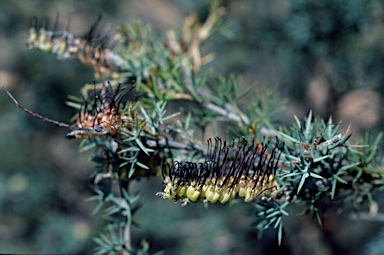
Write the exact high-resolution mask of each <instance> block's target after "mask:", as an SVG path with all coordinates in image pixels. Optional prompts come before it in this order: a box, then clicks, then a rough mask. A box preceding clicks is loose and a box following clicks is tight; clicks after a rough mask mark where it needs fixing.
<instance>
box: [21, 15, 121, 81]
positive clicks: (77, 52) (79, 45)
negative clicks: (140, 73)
mask: <svg viewBox="0 0 384 255" xmlns="http://www.w3.org/2000/svg"><path fill="white" fill-rule="evenodd" d="M100 20H101V16H99V17H98V19H97V20H96V22H95V23H94V24H93V25H92V26H91V28H90V29H89V31H88V32H87V33H86V34H85V35H83V36H78V37H76V36H74V35H73V34H72V33H70V32H69V22H68V26H67V28H66V29H65V30H63V31H59V30H56V27H57V23H58V20H57V21H56V24H55V28H54V30H48V18H46V17H43V18H41V19H40V22H38V20H37V18H36V17H32V18H31V20H30V22H29V38H28V40H27V42H26V43H27V47H28V49H39V50H42V51H46V52H49V53H52V54H55V55H56V56H57V57H58V58H59V59H61V60H64V59H68V58H74V59H78V60H79V61H80V62H81V63H83V64H84V65H87V66H92V67H93V68H94V69H95V78H96V79H98V78H102V77H105V76H112V77H114V78H117V77H118V74H117V72H115V70H118V67H119V65H121V64H124V63H125V61H124V60H123V59H122V58H118V57H117V55H116V54H114V53H113V51H112V50H111V47H107V44H108V41H109V40H110V35H101V32H100V31H98V25H99V23H100ZM38 23H39V24H38Z"/></svg>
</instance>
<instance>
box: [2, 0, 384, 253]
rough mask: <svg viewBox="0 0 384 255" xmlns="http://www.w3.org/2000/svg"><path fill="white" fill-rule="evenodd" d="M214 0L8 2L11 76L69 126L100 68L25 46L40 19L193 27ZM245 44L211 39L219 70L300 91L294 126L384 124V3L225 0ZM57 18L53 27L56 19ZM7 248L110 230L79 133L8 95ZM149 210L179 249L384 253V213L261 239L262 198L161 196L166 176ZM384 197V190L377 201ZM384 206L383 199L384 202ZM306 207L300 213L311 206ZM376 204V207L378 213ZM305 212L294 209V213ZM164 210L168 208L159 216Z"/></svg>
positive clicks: (40, 249)
mask: <svg viewBox="0 0 384 255" xmlns="http://www.w3.org/2000/svg"><path fill="white" fill-rule="evenodd" d="M207 4H208V1H202V0H199V1H187V0H182V1H177V0H173V1H172V0H142V1H117V0H113V1H101V0H97V1H43V0H41V1H37V0H34V1H5V0H3V1H0V85H2V86H6V87H7V88H8V89H9V90H10V91H11V92H12V93H13V94H14V95H15V96H16V98H17V99H18V100H19V102H20V103H21V104H22V105H23V106H25V107H27V108H28V109H31V110H33V111H34V112H37V113H39V114H41V115H43V116H47V117H49V118H51V119H55V120H59V121H63V122H67V123H68V122H69V119H70V118H71V117H72V115H73V114H74V111H73V110H72V109H71V108H70V107H67V106H66V105H65V103H64V102H65V101H66V99H67V95H78V92H79V90H80V88H81V86H82V85H83V84H85V83H90V82H92V80H93V71H92V70H91V69H90V68H86V67H84V66H82V65H81V64H79V63H78V62H76V61H72V60H69V61H65V62H60V61H58V60H57V59H56V58H55V57H54V56H52V55H49V54H45V53H43V52H39V51H28V50H27V49H26V47H25V40H26V38H27V30H28V21H29V18H30V17H32V16H37V17H41V16H48V17H50V18H51V21H52V22H53V21H54V18H55V15H56V13H57V12H59V13H60V20H61V25H62V26H63V27H64V26H65V24H66V22H67V20H68V18H69V17H70V18H71V21H72V25H71V32H72V33H74V34H82V33H84V32H85V31H87V29H88V28H89V26H90V25H91V24H92V22H93V21H94V20H95V19H96V17H97V15H98V14H102V16H103V22H104V24H105V25H104V27H105V28H108V27H110V25H114V26H118V25H119V24H123V23H127V22H132V21H135V20H138V19H140V20H142V21H144V22H149V23H151V24H152V25H153V26H154V28H155V30H156V31H158V32H165V31H166V30H168V29H178V28H180V27H181V24H182V21H183V19H184V18H185V17H186V16H187V15H188V14H189V13H190V12H192V11H195V12H197V13H198V14H199V17H200V18H201V19H202V20H203V19H204V18H205V17H206V15H207ZM223 5H224V6H226V7H227V16H228V20H229V22H230V28H231V30H232V31H233V33H234V37H233V38H232V39H228V38H225V37H224V36H222V35H219V34H218V35H215V36H213V38H211V39H210V40H209V41H208V42H207V43H206V44H205V45H204V46H205V47H204V51H205V52H213V53H214V54H215V60H214V61H212V62H211V63H210V64H209V65H207V67H206V68H209V67H213V68H214V69H215V70H216V71H217V72H219V73H221V74H224V75H226V74H229V73H234V74H236V75H239V76H241V77H243V78H244V81H245V82H246V83H253V82H257V84H260V86H268V87H270V88H274V89H276V91H277V92H278V93H279V96H280V97H281V98H287V99H288V103H287V105H286V109H285V111H284V112H283V113H282V114H281V115H280V116H278V117H277V120H278V121H279V123H281V124H287V125H290V124H291V123H292V120H293V114H296V115H298V116H299V117H303V116H305V115H306V114H307V113H308V111H309V110H310V109H312V110H313V111H314V115H316V116H321V117H323V118H326V119H327V118H328V117H329V116H330V115H332V116H333V117H334V118H335V119H336V120H341V119H342V120H343V121H344V123H348V122H351V123H352V126H353V131H354V136H355V137H358V136H359V135H361V134H363V132H365V131H370V132H371V133H376V132H378V131H379V130H382V129H383V111H382V110H380V109H383V103H382V97H383V93H384V84H383V83H384V72H383V71H384V70H383V67H384V43H383V42H384V40H383V39H384V1H381V0H370V1H359V0H339V1H331V0H323V1H320V0H318V1H317V0H307V1H304V0H290V1H283V0H260V1H245V0H237V1H230V0H228V1H223ZM51 26H53V24H51ZM0 114H1V115H0V116H1V122H0V170H1V171H0V252H2V253H19V254H20V253H49V254H55V253H56V254H57V253H70V254H84V253H85V254H89V253H92V251H93V249H94V245H95V244H94V243H93V241H92V238H93V237H94V236H96V235H97V233H98V231H99V230H100V229H101V228H102V226H103V223H104V222H103V221H102V220H100V217H99V215H97V216H96V217H92V216H91V212H92V209H93V207H94V206H95V204H93V203H90V202H87V201H86V199H87V198H88V197H89V196H90V195H92V192H91V190H90V188H89V183H90V181H89V175H90V174H91V172H92V167H93V166H92V164H91V163H90V162H89V159H90V156H91V155H90V154H87V153H83V154H80V153H78V141H68V140H65V139H64V137H65V134H66V132H67V130H65V129H63V128H59V127H56V126H53V125H51V124H49V123H45V122H42V121H40V120H38V119H35V118H33V117H31V116H29V115H27V114H26V113H24V112H23V111H21V110H20V109H18V108H17V107H16V106H15V105H14V104H13V102H12V101H11V100H10V99H9V98H8V97H7V96H6V94H5V92H4V93H0ZM134 188H135V189H137V190H140V191H141V192H142V205H143V207H142V208H141V210H140V211H139V212H138V214H137V215H136V216H137V217H136V222H137V223H138V226H137V227H134V228H133V230H132V231H133V232H132V235H133V238H134V240H133V241H134V243H135V244H137V245H138V244H139V243H140V242H141V240H142V239H145V240H147V241H148V242H149V243H150V245H151V252H155V251H159V250H164V251H165V253H166V254H277V253H278V254H295V255H296V254H303V255H304V254H319V255H320V254H324V255H328V254H381V253H380V252H381V251H382V250H384V247H383V246H384V241H382V242H381V240H384V230H383V223H382V221H376V220H375V219H374V220H362V221H357V220H352V219H351V218H350V217H348V215H349V214H348V213H344V214H343V215H342V216H338V215H336V213H335V212H334V210H330V211H329V212H328V215H327V216H328V218H327V219H326V221H325V224H324V227H323V229H320V228H319V227H318V226H317V225H316V223H314V222H313V221H312V219H311V217H310V216H308V217H301V218H298V217H289V218H287V220H286V222H285V240H284V243H283V245H282V246H281V247H277V246H276V233H275V232H274V231H267V232H266V233H265V236H264V238H263V239H262V240H261V241H260V240H258V238H257V232H256V231H255V230H254V229H253V228H250V227H249V226H250V224H251V223H252V218H250V217H249V208H250V207H249V206H248V205H243V204H242V203H239V204H237V205H236V206H232V207H228V206H222V205H209V207H208V209H206V208H204V206H203V205H201V204H196V205H188V206H187V207H181V206H180V204H176V205H174V204H173V203H172V202H170V201H163V200H161V199H159V198H157V197H155V193H156V192H157V191H160V190H161V189H162V183H161V181H160V180H143V181H141V182H140V183H135V185H134ZM378 199H379V200H380V197H378ZM381 204H382V203H379V205H381ZM299 210H300V209H298V211H299ZM365 210H366V208H365ZM298 211H295V210H294V209H292V211H291V212H290V213H291V215H294V214H295V213H297V212H298ZM154 212H155V213H154Z"/></svg>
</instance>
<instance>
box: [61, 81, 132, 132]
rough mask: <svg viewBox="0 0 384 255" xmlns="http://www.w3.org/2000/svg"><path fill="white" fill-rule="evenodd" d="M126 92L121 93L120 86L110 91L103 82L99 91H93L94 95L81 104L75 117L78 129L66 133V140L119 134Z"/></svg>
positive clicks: (107, 83) (122, 121) (122, 120)
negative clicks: (122, 104)
mask: <svg viewBox="0 0 384 255" xmlns="http://www.w3.org/2000/svg"><path fill="white" fill-rule="evenodd" d="M127 92H128V91H127ZM127 92H124V91H122V87H121V84H119V85H118V86H117V88H116V89H112V87H111V85H110V83H109V82H105V83H104V84H103V87H102V88H101V89H100V90H96V89H95V90H94V92H93V94H94V95H90V98H88V99H87V100H84V102H83V103H82V104H81V106H80V109H79V112H78V115H77V126H78V128H77V129H76V130H73V131H72V132H70V133H68V134H67V138H85V137H86V136H88V137H90V138H94V137H96V136H100V135H107V134H108V135H117V134H119V133H120V128H121V127H122V126H123V125H124V123H125V121H124V118H123V117H122V114H121V110H122V109H121V108H122V107H121V101H122V99H123V97H124V95H125V94H126V93H127ZM89 131H92V132H89Z"/></svg>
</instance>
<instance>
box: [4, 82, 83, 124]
mask: <svg viewBox="0 0 384 255" xmlns="http://www.w3.org/2000/svg"><path fill="white" fill-rule="evenodd" d="M3 88H4V89H5V91H6V92H7V94H8V96H9V97H10V98H11V99H12V100H13V102H15V104H16V106H17V107H19V108H20V109H21V110H23V111H24V112H26V113H28V114H30V115H32V116H33V117H35V118H38V119H41V120H43V121H46V122H49V123H52V124H55V125H57V126H60V127H65V128H69V129H72V130H75V129H78V128H77V127H75V126H73V125H68V124H66V123H63V122H59V121H56V120H51V119H49V118H46V117H43V116H41V115H39V114H37V113H34V112H32V111H31V110H28V109H27V108H24V107H23V106H21V105H20V104H19V102H17V100H16V99H15V98H14V97H13V96H12V94H11V93H10V92H9V91H8V90H7V89H6V88H5V87H4V86H3Z"/></svg>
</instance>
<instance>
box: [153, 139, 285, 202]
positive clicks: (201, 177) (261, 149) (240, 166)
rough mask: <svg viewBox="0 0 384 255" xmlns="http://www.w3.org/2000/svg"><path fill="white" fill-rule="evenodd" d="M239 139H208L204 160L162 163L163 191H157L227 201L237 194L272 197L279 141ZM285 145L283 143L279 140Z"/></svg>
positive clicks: (177, 197)
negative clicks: (234, 140) (272, 144)
mask: <svg viewBox="0 0 384 255" xmlns="http://www.w3.org/2000/svg"><path fill="white" fill-rule="evenodd" d="M269 145H270V141H268V142H267V143H265V144H263V143H256V142H255V141H254V140H252V142H251V143H249V142H248V141H247V140H246V139H245V138H243V142H242V143H238V144H235V142H233V143H232V145H230V146H228V145H227V142H226V141H225V140H222V139H221V138H215V142H214V144H213V142H212V140H211V139H209V140H208V154H207V157H206V159H205V161H204V162H200V163H194V162H178V161H176V162H174V163H173V164H172V166H170V165H169V164H165V165H164V166H163V171H162V173H163V178H164V182H165V185H166V186H165V189H164V192H159V193H158V194H157V195H158V196H161V197H163V198H167V199H170V200H182V201H186V202H212V203H215V202H217V201H219V202H220V203H223V204H224V203H226V202H228V201H231V200H233V199H236V198H244V201H245V202H252V201H254V200H255V199H256V198H258V197H273V196H275V195H276V192H277V190H278V188H279V185H278V183H277V182H276V178H275V173H276V169H277V167H278V162H279V158H280V154H281V150H282V149H283V148H280V149H279V141H278V140H277V143H276V145H275V146H273V147H272V146H271V147H272V150H271V152H269V151H268V147H269ZM282 147H284V144H282Z"/></svg>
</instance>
